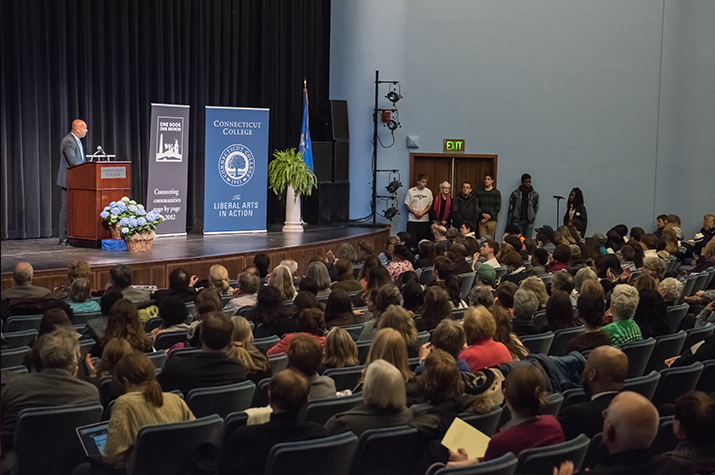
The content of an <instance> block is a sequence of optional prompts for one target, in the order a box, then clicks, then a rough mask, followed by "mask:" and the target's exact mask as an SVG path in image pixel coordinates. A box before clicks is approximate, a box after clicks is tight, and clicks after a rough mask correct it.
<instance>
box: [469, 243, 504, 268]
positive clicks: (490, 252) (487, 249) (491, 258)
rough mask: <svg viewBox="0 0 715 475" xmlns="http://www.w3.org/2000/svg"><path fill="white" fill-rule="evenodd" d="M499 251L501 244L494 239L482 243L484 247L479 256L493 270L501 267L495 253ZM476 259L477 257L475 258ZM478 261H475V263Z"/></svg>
mask: <svg viewBox="0 0 715 475" xmlns="http://www.w3.org/2000/svg"><path fill="white" fill-rule="evenodd" d="M498 250H499V243H498V242H496V241H495V240H494V239H487V240H486V241H484V242H483V243H482V247H480V248H479V255H480V256H482V257H483V258H484V261H485V262H484V263H485V264H487V265H490V266H492V267H493V268H495V269H496V268H497V267H501V264H499V261H498V260H497V259H496V257H495V255H494V253H495V252H497V251H498ZM475 257H476V256H475ZM476 261H477V260H476V259H474V262H476Z"/></svg>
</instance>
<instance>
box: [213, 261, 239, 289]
mask: <svg viewBox="0 0 715 475" xmlns="http://www.w3.org/2000/svg"><path fill="white" fill-rule="evenodd" d="M209 283H210V284H211V287H212V288H213V289H214V290H215V291H216V292H218V294H219V295H220V296H224V295H233V292H234V291H235V289H232V288H231V285H230V284H229V278H228V270H226V268H225V267H224V266H222V265H221V264H214V265H212V266H211V268H210V269H209Z"/></svg>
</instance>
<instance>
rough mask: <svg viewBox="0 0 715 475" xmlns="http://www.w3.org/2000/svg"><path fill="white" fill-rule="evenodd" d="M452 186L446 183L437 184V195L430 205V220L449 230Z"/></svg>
mask: <svg viewBox="0 0 715 475" xmlns="http://www.w3.org/2000/svg"><path fill="white" fill-rule="evenodd" d="M451 191H452V185H450V184H449V182H448V181H443V182H442V183H440V184H439V194H438V195H437V197H436V198H435V199H434V202H433V203H432V209H431V211H430V219H431V220H432V221H436V222H437V224H439V225H440V226H444V227H445V228H447V229H449V227H450V224H451V223H452V196H451V194H450V193H451Z"/></svg>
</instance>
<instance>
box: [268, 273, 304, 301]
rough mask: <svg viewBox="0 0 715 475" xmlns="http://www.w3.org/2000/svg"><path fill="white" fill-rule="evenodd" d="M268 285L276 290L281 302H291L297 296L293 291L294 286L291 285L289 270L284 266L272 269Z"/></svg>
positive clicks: (291, 276)
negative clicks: (279, 294)
mask: <svg viewBox="0 0 715 475" xmlns="http://www.w3.org/2000/svg"><path fill="white" fill-rule="evenodd" d="M268 285H269V286H271V287H275V288H277V289H278V290H279V291H280V293H281V297H282V298H283V300H293V299H294V298H295V296H296V295H297V294H298V293H297V292H296V290H295V285H293V275H292V274H291V273H290V269H288V268H287V267H285V266H278V267H276V268H275V269H273V272H272V273H271V280H270V283H269V284H268Z"/></svg>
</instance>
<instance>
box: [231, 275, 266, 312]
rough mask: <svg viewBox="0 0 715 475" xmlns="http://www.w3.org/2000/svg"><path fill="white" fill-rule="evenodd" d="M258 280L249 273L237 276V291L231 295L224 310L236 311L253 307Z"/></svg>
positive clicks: (256, 296) (256, 295) (259, 283)
mask: <svg viewBox="0 0 715 475" xmlns="http://www.w3.org/2000/svg"><path fill="white" fill-rule="evenodd" d="M260 285H261V281H260V279H259V278H258V277H257V276H256V275H255V274H252V273H250V272H241V275H239V276H238V291H237V292H235V293H234V294H233V296H232V297H231V300H229V301H228V303H227V304H226V307H225V308H226V309H231V310H233V311H238V310H239V309H241V308H242V307H246V306H249V305H252V306H255V305H256V302H257V301H258V287H260Z"/></svg>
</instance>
